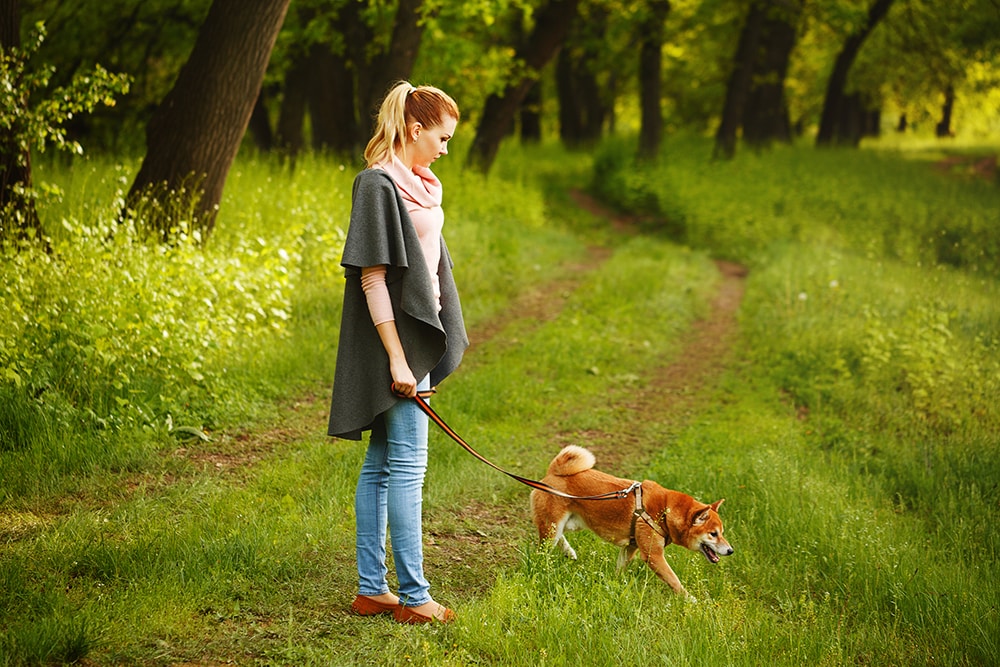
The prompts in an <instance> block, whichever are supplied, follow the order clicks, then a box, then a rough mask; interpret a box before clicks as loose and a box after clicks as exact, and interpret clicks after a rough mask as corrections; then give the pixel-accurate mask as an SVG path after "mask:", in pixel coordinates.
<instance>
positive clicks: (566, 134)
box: [556, 48, 584, 148]
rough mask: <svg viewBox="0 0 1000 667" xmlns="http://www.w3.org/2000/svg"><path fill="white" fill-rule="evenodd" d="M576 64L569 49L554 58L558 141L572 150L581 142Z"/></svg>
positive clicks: (581, 131) (581, 127)
mask: <svg viewBox="0 0 1000 667" xmlns="http://www.w3.org/2000/svg"><path fill="white" fill-rule="evenodd" d="M575 69H576V63H575V62H574V58H573V55H572V54H571V53H570V51H569V49H566V48H564V49H561V50H560V51H559V56H558V57H557V58H556V95H557V96H558V97H559V139H560V140H561V141H562V142H563V145H565V146H567V147H569V148H574V147H576V146H579V145H580V144H581V143H582V141H583V123H584V120H583V109H582V108H581V107H580V99H579V96H578V95H577V90H576V72H575V71H574V70H575Z"/></svg>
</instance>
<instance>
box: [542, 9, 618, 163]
mask: <svg viewBox="0 0 1000 667" xmlns="http://www.w3.org/2000/svg"><path fill="white" fill-rule="evenodd" d="M587 9H588V15H587V16H584V15H583V14H580V15H578V16H577V17H576V18H575V19H574V21H573V25H572V27H571V29H570V35H569V36H568V37H567V39H566V43H565V45H563V47H562V48H561V49H560V50H559V55H558V57H557V58H556V95H557V97H558V101H559V138H560V140H561V141H562V142H563V144H564V145H565V146H567V147H569V148H576V147H580V146H587V145H590V144H592V143H594V142H596V141H598V140H599V139H600V138H601V134H602V133H603V131H604V124H605V121H606V120H607V119H608V115H609V112H610V111H609V107H610V106H611V105H610V104H609V102H608V100H612V99H614V97H613V91H612V90H610V89H611V87H612V86H601V85H600V84H599V83H598V80H597V76H596V74H595V66H594V62H595V60H596V57H597V48H598V46H597V45H599V44H600V43H601V42H602V41H603V35H604V32H605V30H606V28H607V23H608V10H607V9H605V8H603V7H600V6H593V5H591V6H590V7H588V8H587ZM609 78H610V75H609Z"/></svg>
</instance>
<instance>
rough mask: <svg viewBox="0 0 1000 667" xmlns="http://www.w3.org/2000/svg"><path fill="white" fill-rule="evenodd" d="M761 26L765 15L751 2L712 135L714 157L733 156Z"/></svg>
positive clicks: (727, 157) (751, 80) (758, 6)
mask: <svg viewBox="0 0 1000 667" xmlns="http://www.w3.org/2000/svg"><path fill="white" fill-rule="evenodd" d="M763 25H764V12H763V10H762V9H761V7H760V5H759V3H756V2H754V3H753V4H751V6H750V11H749V12H748V13H747V17H746V20H745V21H744V22H743V29H742V30H741V31H740V40H739V42H738V43H737V45H736V57H735V58H734V59H733V69H732V71H731V72H730V73H729V80H728V81H727V82H726V99H725V101H724V102H723V105H722V117H721V119H720V120H719V128H718V130H716V132H715V148H714V150H713V156H714V157H717V158H719V157H721V158H724V159H727V160H728V159H732V157H733V156H734V155H736V138H737V133H738V132H739V129H740V125H741V124H742V123H743V113H744V109H746V105H747V98H748V97H749V95H750V86H751V85H752V83H753V75H754V61H755V59H756V54H757V49H758V45H759V44H760V38H761V32H762V28H763Z"/></svg>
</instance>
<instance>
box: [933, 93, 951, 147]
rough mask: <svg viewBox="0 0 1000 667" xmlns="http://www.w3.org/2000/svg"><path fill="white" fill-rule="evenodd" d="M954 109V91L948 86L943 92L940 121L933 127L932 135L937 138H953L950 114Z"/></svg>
mask: <svg viewBox="0 0 1000 667" xmlns="http://www.w3.org/2000/svg"><path fill="white" fill-rule="evenodd" d="M954 108H955V89H954V88H953V87H952V86H948V87H947V88H945V90H944V104H943V105H941V120H940V121H938V124H937V125H935V126H934V134H935V136H937V137H938V138H943V137H953V136H955V135H954V133H953V132H952V131H951V113H952V110H953V109H954Z"/></svg>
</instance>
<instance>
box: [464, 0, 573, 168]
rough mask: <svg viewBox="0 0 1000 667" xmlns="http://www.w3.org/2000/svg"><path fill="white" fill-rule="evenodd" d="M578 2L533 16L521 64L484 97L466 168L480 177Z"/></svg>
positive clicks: (551, 0)
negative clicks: (498, 89)
mask: <svg viewBox="0 0 1000 667" xmlns="http://www.w3.org/2000/svg"><path fill="white" fill-rule="evenodd" d="M577 1H578V0H547V1H546V2H545V3H544V4H543V5H542V6H541V7H539V8H538V9H537V10H536V12H535V15H534V17H533V18H534V27H533V29H532V30H531V32H530V34H529V35H528V38H527V39H526V40H525V43H524V44H523V45H522V47H521V48H519V49H518V50H517V53H516V55H515V59H516V60H518V61H520V62H522V63H523V64H524V67H523V69H521V70H519V73H518V74H515V75H514V77H513V79H512V80H511V81H509V82H508V83H507V85H506V86H505V87H504V89H503V91H502V92H500V93H498V94H497V93H495V94H492V95H490V96H489V97H487V98H486V105H485V107H484V108H483V113H482V116H481V117H480V119H479V125H478V126H477V127H476V135H475V137H474V138H473V140H472V146H471V148H470V149H469V153H468V155H467V156H466V165H467V166H468V167H470V168H472V169H474V170H476V171H479V172H481V173H483V174H486V173H488V172H489V170H490V167H491V166H492V165H493V161H494V160H495V159H496V155H497V151H499V149H500V142H501V141H503V138H504V137H505V136H506V135H507V134H508V133H509V132H510V129H511V127H512V126H513V123H514V117H515V115H516V114H517V111H518V109H519V108H520V107H521V104H522V102H523V101H524V97H525V95H527V93H528V91H529V90H530V88H531V86H532V85H534V83H535V82H536V81H537V80H538V77H539V73H540V71H541V70H542V68H543V67H545V65H546V64H548V63H549V61H551V60H552V58H553V57H554V56H555V55H556V53H557V52H558V51H559V48H560V47H561V46H562V44H563V42H564V41H565V39H566V36H567V35H568V34H569V29H570V25H571V24H572V21H573V17H574V16H575V15H576V8H577Z"/></svg>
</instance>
